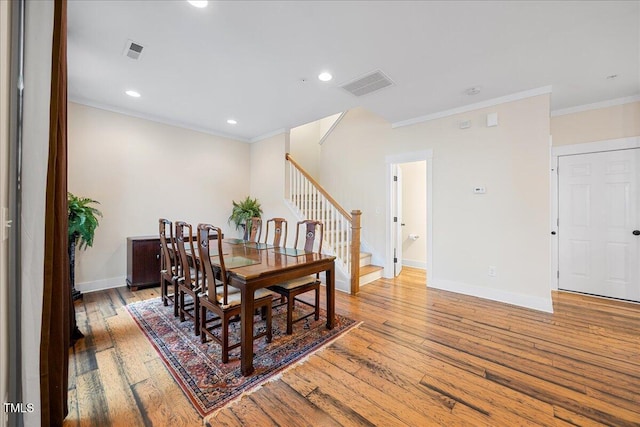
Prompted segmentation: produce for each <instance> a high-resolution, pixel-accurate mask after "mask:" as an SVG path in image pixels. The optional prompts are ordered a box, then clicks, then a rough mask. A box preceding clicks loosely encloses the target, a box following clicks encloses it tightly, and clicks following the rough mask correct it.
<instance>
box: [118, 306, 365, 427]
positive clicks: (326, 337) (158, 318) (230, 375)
mask: <svg viewBox="0 0 640 427" xmlns="http://www.w3.org/2000/svg"><path fill="white" fill-rule="evenodd" d="M126 307H127V310H128V311H129V314H131V316H132V317H133V319H134V320H135V321H136V323H137V324H138V326H139V327H140V329H142V332H144V334H145V335H146V337H147V338H148V339H149V341H151V343H152V344H153V346H154V347H155V348H156V350H157V351H158V353H159V354H160V356H161V358H162V360H163V362H164V364H165V365H166V366H167V368H169V371H170V372H171V374H172V375H173V377H174V378H175V380H176V381H177V382H178V384H180V387H181V388H182V390H183V391H184V393H185V394H186V396H187V397H188V398H189V400H190V401H191V403H192V404H193V406H194V407H195V408H196V410H197V411H198V412H199V413H200V415H202V416H203V417H204V416H206V415H208V414H210V413H212V412H213V411H215V410H216V409H218V408H220V407H222V406H224V405H225V404H226V403H228V402H229V401H231V400H233V399H234V398H236V397H238V396H240V395H241V394H242V393H244V392H246V391H249V390H251V389H253V388H255V387H257V386H258V385H260V384H262V383H264V382H265V381H267V380H269V379H270V378H273V377H274V376H275V375H277V374H278V373H280V372H281V371H282V370H283V369H286V368H287V367H289V366H291V365H293V364H295V363H296V362H298V361H300V360H301V359H303V358H304V357H306V356H308V355H309V354H311V353H312V352H314V351H316V350H318V349H320V348H321V347H323V346H324V345H325V344H327V343H329V342H331V341H332V340H333V339H335V338H337V337H338V336H340V335H341V334H342V333H344V332H346V331H347V330H349V329H350V328H352V327H353V326H356V322H355V321H354V320H351V319H349V318H347V317H344V316H340V315H338V314H336V327H335V328H334V329H332V330H328V329H327V328H326V326H325V324H326V313H325V311H324V310H321V312H320V320H318V321H315V320H314V319H313V316H310V317H308V318H307V319H305V320H303V321H300V322H298V323H296V324H294V330H293V335H286V315H287V309H286V306H281V307H278V308H275V309H274V310H273V340H272V342H271V343H266V341H265V339H264V337H263V338H258V339H256V340H254V358H253V366H254V368H255V371H254V373H253V374H252V375H251V376H249V377H243V376H242V374H241V373H240V359H239V357H240V348H237V349H234V350H232V351H231V353H230V357H229V359H230V360H229V363H226V364H224V363H222V361H221V360H222V359H221V355H220V346H219V345H218V343H216V342H215V341H213V342H212V341H208V342H207V343H205V344H202V343H200V337H196V336H195V335H194V334H193V322H192V321H189V320H186V321H184V322H180V320H179V319H178V318H176V317H173V306H171V305H170V306H168V307H165V306H163V305H162V302H161V300H160V299H159V298H155V299H152V300H147V301H141V302H137V303H133V304H130V305H128V306H126ZM302 310H306V311H308V310H309V307H305V306H303V308H302ZM298 314H299V313H298ZM255 320H256V325H255V326H254V327H256V328H259V329H260V330H264V328H265V323H264V321H262V320H260V317H259V316H257V317H256V319H255ZM229 329H230V331H231V335H230V336H231V338H230V342H232V343H233V342H237V341H238V340H239V337H240V322H234V323H232V326H230V328H229Z"/></svg>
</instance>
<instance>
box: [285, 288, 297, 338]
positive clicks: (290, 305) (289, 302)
mask: <svg viewBox="0 0 640 427" xmlns="http://www.w3.org/2000/svg"><path fill="white" fill-rule="evenodd" d="M295 302H296V299H295V297H294V296H292V295H289V296H288V297H287V335H291V334H293V306H294V304H295Z"/></svg>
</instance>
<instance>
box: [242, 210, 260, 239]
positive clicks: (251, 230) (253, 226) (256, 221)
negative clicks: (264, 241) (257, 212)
mask: <svg viewBox="0 0 640 427" xmlns="http://www.w3.org/2000/svg"><path fill="white" fill-rule="evenodd" d="M261 235H262V219H261V218H260V217H257V216H254V217H252V218H249V219H247V221H246V223H245V225H244V237H243V239H244V240H248V241H249V242H259V241H260V236H261Z"/></svg>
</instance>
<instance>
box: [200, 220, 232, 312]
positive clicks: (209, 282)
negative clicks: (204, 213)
mask: <svg viewBox="0 0 640 427" xmlns="http://www.w3.org/2000/svg"><path fill="white" fill-rule="evenodd" d="M212 232H213V233H215V234H217V236H218V238H217V239H214V240H213V241H214V242H216V243H214V244H217V248H218V253H217V254H216V255H217V256H218V258H219V266H214V265H213V264H211V249H210V247H209V245H210V244H211V240H209V235H210V234H212ZM198 256H199V258H200V268H201V271H200V272H201V274H202V283H203V291H205V292H206V293H207V299H208V300H209V301H210V302H211V303H213V304H219V305H222V306H223V307H224V306H226V305H227V304H228V289H227V287H228V277H227V270H226V268H225V267H224V257H223V255H222V230H221V229H220V228H219V227H215V226H213V225H211V224H198ZM216 278H219V280H220V282H221V284H222V285H221V286H216Z"/></svg>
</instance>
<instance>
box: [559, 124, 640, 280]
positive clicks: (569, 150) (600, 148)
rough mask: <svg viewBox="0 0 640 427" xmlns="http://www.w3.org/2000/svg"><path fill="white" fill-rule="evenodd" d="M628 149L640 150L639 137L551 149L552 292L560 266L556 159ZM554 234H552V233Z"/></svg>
mask: <svg viewBox="0 0 640 427" xmlns="http://www.w3.org/2000/svg"><path fill="white" fill-rule="evenodd" d="M630 148H640V136H634V137H629V138H617V139H607V140H603V141H595V142H584V143H581V144H571V145H560V146H557V147H552V148H551V159H550V166H551V167H550V173H551V177H550V179H549V185H550V193H549V194H550V196H551V203H550V204H549V205H550V209H551V215H550V217H549V218H550V225H549V226H550V232H551V233H552V234H551V239H550V242H551V243H550V244H551V274H550V280H549V283H550V287H551V290H552V291H557V290H559V284H560V280H559V278H558V267H559V264H560V248H559V239H558V235H559V234H558V233H559V232H560V230H559V229H560V227H559V226H558V218H559V214H560V212H559V211H558V208H559V206H560V200H559V197H560V192H559V188H558V184H559V180H558V158H559V157H561V156H570V155H575V154H589V153H601V152H606V151H615V150H625V149H630ZM554 232H555V233H556V234H553V233H554Z"/></svg>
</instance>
